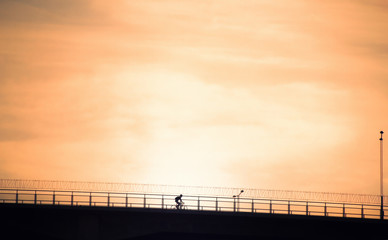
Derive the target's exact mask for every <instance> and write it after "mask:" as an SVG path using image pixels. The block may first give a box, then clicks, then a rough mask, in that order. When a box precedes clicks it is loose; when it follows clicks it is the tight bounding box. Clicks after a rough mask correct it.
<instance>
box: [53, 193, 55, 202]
mask: <svg viewBox="0 0 388 240" xmlns="http://www.w3.org/2000/svg"><path fill="white" fill-rule="evenodd" d="M53 205H55V191H53Z"/></svg>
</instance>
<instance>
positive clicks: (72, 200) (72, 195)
mask: <svg viewBox="0 0 388 240" xmlns="http://www.w3.org/2000/svg"><path fill="white" fill-rule="evenodd" d="M73 202H74V193H73V192H71V206H73Z"/></svg>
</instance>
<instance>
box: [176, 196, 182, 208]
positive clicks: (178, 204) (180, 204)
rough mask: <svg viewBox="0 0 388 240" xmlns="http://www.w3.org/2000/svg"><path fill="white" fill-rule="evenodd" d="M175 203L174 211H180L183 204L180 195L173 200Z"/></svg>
mask: <svg viewBox="0 0 388 240" xmlns="http://www.w3.org/2000/svg"><path fill="white" fill-rule="evenodd" d="M175 202H176V209H181V208H182V203H183V201H182V194H181V195H179V196H178V197H176V198H175Z"/></svg>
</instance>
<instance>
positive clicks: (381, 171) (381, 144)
mask: <svg viewBox="0 0 388 240" xmlns="http://www.w3.org/2000/svg"><path fill="white" fill-rule="evenodd" d="M383 133H384V132H383V131H381V132H380V134H381V137H380V195H381V209H380V219H382V220H383V219H384V188H383V183H384V181H383V179H384V178H383V174H384V165H383Z"/></svg>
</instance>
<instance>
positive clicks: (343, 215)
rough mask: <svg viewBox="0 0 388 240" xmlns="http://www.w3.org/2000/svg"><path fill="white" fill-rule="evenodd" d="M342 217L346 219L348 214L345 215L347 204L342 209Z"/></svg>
mask: <svg viewBox="0 0 388 240" xmlns="http://www.w3.org/2000/svg"><path fill="white" fill-rule="evenodd" d="M342 217H346V213H345V203H344V205H343V207H342Z"/></svg>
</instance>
